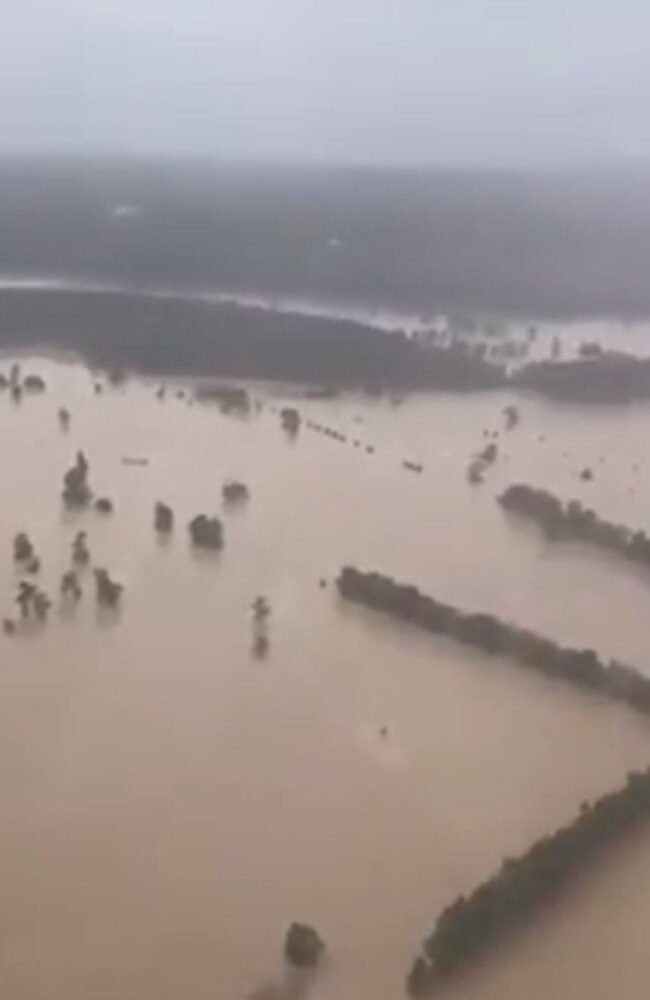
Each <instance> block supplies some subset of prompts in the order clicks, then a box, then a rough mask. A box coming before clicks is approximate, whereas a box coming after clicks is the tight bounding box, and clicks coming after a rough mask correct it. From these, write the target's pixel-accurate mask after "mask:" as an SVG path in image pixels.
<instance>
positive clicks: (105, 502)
mask: <svg viewBox="0 0 650 1000" xmlns="http://www.w3.org/2000/svg"><path fill="white" fill-rule="evenodd" d="M95 510H96V511H97V513H98V514H112V513H113V501H112V500H109V498H108V497H98V498H97V500H95Z"/></svg>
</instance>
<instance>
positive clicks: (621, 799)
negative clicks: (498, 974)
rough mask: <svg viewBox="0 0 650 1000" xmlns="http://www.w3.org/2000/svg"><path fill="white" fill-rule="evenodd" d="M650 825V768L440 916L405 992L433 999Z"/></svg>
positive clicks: (505, 865) (588, 807)
mask: <svg viewBox="0 0 650 1000" xmlns="http://www.w3.org/2000/svg"><path fill="white" fill-rule="evenodd" d="M648 819H650V769H648V770H646V771H643V772H640V773H633V774H630V775H628V778H627V781H626V783H625V785H623V787H622V788H620V789H619V790H617V791H614V792H610V793H608V794H607V795H604V796H603V797H602V798H600V799H597V800H596V801H595V802H593V803H589V804H584V805H583V806H582V808H581V809H580V812H579V814H578V816H577V817H576V818H575V819H574V820H573V822H571V823H569V824H567V825H566V826H562V827H560V828H559V829H558V830H556V831H555V832H554V833H552V834H550V835H549V836H546V837H543V838H541V839H540V840H538V841H536V842H535V843H534V844H533V845H532V847H530V848H529V849H528V850H527V851H526V852H525V853H524V854H522V855H521V856H520V857H518V858H515V859H507V860H505V861H504V862H503V864H502V866H501V868H500V870H499V871H498V872H497V873H496V874H495V875H493V876H492V877H491V878H489V879H488V880H487V881H486V882H482V883H481V884H480V885H479V886H477V888H476V889H474V890H473V891H472V892H471V893H469V895H467V896H460V897H459V898H458V899H457V900H455V901H454V902H453V903H451V904H450V905H449V906H447V907H446V909H445V910H443V911H442V913H441V914H440V916H439V917H438V920H437V923H436V925H435V928H434V930H433V932H432V934H431V935H430V936H429V937H428V938H427V939H426V940H425V941H424V944H423V946H422V950H421V952H420V954H419V955H418V956H417V957H416V959H415V961H414V963H413V965H412V967H411V970H410V972H409V974H408V977H407V989H408V992H409V993H410V994H411V996H416V997H417V996H424V995H429V994H431V993H435V992H436V990H437V989H438V988H440V987H442V986H443V985H444V984H445V983H447V982H448V981H450V980H451V979H452V978H453V977H455V976H456V975H458V974H460V973H461V972H463V971H464V970H467V969H469V968H470V967H471V966H472V965H473V964H474V963H475V962H476V961H477V960H478V959H479V958H480V957H481V956H482V955H483V954H484V953H485V952H487V951H488V950H489V949H490V948H493V947H495V946H496V945H498V944H499V943H500V942H502V941H504V940H505V939H506V938H508V937H509V936H511V935H512V934H514V933H517V932H518V931H519V930H520V929H521V928H522V926H525V925H526V923H528V922H530V921H531V919H532V918H533V917H534V916H535V915H536V914H537V913H538V912H539V911H540V910H541V909H542V908H543V907H544V906H546V905H548V904H549V903H551V902H553V900H554V899H556V898H557V897H558V896H559V895H560V893H561V892H562V891H563V890H566V889H567V887H568V886H569V885H570V884H571V882H572V881H574V880H576V879H577V878H578V877H579V876H580V875H581V874H582V873H583V872H584V871H585V870H586V869H587V868H588V867H589V866H590V865H592V864H593V862H594V861H596V860H597V859H598V858H599V857H600V856H601V855H603V854H604V853H605V852H606V851H607V850H609V849H610V848H612V847H614V846H615V845H616V844H617V843H619V842H620V841H621V840H622V839H623V838H624V837H625V836H626V835H627V834H630V833H631V832H632V831H633V830H634V829H635V828H636V827H638V826H640V825H641V824H642V823H644V822H646V821H647V820H648Z"/></svg>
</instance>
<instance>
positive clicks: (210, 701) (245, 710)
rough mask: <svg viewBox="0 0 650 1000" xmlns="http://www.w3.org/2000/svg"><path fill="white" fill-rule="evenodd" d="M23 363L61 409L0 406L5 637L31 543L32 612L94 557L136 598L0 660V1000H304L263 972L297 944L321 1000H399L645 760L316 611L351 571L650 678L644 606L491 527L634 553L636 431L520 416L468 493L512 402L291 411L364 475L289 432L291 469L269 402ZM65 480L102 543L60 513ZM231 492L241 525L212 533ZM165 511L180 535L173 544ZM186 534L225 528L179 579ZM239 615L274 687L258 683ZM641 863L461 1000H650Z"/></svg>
mask: <svg viewBox="0 0 650 1000" xmlns="http://www.w3.org/2000/svg"><path fill="white" fill-rule="evenodd" d="M24 364H25V368H26V370H27V369H28V370H30V371H38V372H39V373H41V374H43V375H44V376H45V378H46V380H47V382H48V391H47V393H46V394H44V395H43V396H38V397H30V398H25V399H24V400H23V402H22V404H21V405H19V406H16V405H14V404H12V403H11V402H10V400H9V398H8V397H6V396H3V397H1V398H0V469H2V485H1V502H0V553H2V552H4V553H5V554H4V557H1V556H0V614H6V613H10V612H11V604H12V598H13V592H14V588H15V582H16V578H15V575H14V571H13V566H12V563H11V551H10V549H11V539H12V537H13V535H14V533H15V532H16V531H17V530H19V529H25V530H26V531H28V532H29V534H30V536H31V537H32V538H33V540H34V542H35V544H36V546H37V549H38V552H39V554H40V555H41V556H42V558H43V564H44V567H43V572H42V578H43V583H44V585H45V586H46V588H47V589H49V590H50V591H54V590H55V589H56V585H57V582H58V579H59V578H60V575H61V573H62V572H63V570H64V569H65V568H66V567H67V564H68V558H69V549H70V544H71V540H72V537H73V536H74V534H75V532H76V531H77V530H79V529H81V528H83V529H85V530H87V531H88V536H89V544H90V548H91V550H92V553H93V558H94V560H95V561H96V562H97V563H98V564H100V565H105V566H106V567H107V568H109V570H110V571H111V572H112V573H113V574H114V575H115V576H116V577H117V578H119V579H120V580H123V581H124V583H125V585H126V594H125V599H124V607H123V612H122V614H121V616H120V617H119V620H117V621H113V622H107V621H103V620H102V621H98V619H97V616H96V614H95V610H94V605H93V601H92V600H91V599H90V593H88V594H87V595H86V597H85V599H84V601H83V602H82V604H81V606H80V607H79V609H78V612H77V613H76V614H75V615H74V616H71V617H70V616H60V615H59V614H58V613H56V612H54V613H53V614H52V618H51V621H50V622H49V624H48V625H47V627H46V628H45V629H43V630H42V631H40V632H39V631H36V632H34V633H32V634H28V635H21V636H17V637H15V638H9V637H4V636H3V637H0V664H1V668H0V775H1V785H2V819H1V820H0V885H1V886H2V892H0V927H1V928H2V933H0V996H2V997H7V998H11V1000H89V998H92V1000H104V998H106V1000H109V998H110V1000H113V998H117V997H120V998H121V1000H179V998H181V997H182V998H183V1000H214V998H215V997H218V998H220V1000H231V998H233V1000H234V998H243V997H248V996H253V997H258V998H265V1000H268V998H278V997H279V998H282V1000H284V998H285V997H293V996H296V995H298V994H299V995H303V991H302V990H301V988H299V989H298V991H297V992H296V991H294V990H293V986H292V984H291V983H289V984H287V983H286V981H285V979H284V973H283V968H282V962H281V955H280V949H281V941H282V934H283V931H284V928H285V926H286V924H287V923H288V922H289V921H291V920H292V919H300V920H306V921H309V922H312V923H313V924H314V925H315V926H316V927H317V928H318V929H319V930H320V932H321V934H322V935H323V937H324V938H325V939H326V942H327V945H328V951H329V960H328V962H327V964H326V966H325V968H324V969H323V970H322V972H321V973H320V974H319V975H318V976H317V977H316V979H315V980H314V981H313V982H312V983H311V984H309V988H308V991H307V992H308V994H309V996H310V997H313V998H314V1000H397V998H399V997H400V996H402V993H403V981H404V976H405V972H406V970H407V968H408V965H409V963H410V960H411V958H412V956H413V953H414V951H415V948H416V946H417V944H418V942H419V941H420V939H421V938H422V937H423V936H424V934H425V933H426V932H427V931H428V930H429V929H431V927H432V926H433V923H434V920H435V917H436V915H437V914H438V912H439V911H440V909H441V908H442V907H443V906H445V905H446V904H447V903H448V902H449V901H450V900H451V899H452V898H453V897H455V896H456V895H458V894H459V893H460V892H463V891H467V890H469V889H471V887H472V886H474V885H475V884H476V882H477V881H479V880H480V879H482V878H484V877H486V876H487V875H489V874H490V873H491V872H492V871H493V870H494V869H495V868H496V867H498V865H499V864H500V862H501V860H502V858H504V857H505V856H508V855H513V854H516V853H518V852H520V851H522V850H524V849H525V848H526V847H527V846H528V845H529V843H530V842H531V841H532V840H534V839H536V838H537V837H539V836H541V835H542V834H545V833H546V832H548V831H549V830H551V829H552V828H553V827H554V826H556V825H558V824H559V823H561V822H565V821H567V820H569V819H570V818H571V817H572V816H573V815H574V813H575V812H576V811H577V808H578V806H579V804H580V802H581V801H582V800H584V799H586V798H589V797H593V796H596V795H599V794H601V793H603V792H604V791H606V790H609V789H610V788H612V787H615V786H617V785H618V784H619V783H621V781H622V780H623V777H624V774H625V772H626V771H627V770H629V769H630V768H632V767H639V766H645V765H646V764H647V763H648V762H649V761H650V728H649V727H650V723H649V722H647V721H646V720H644V719H642V718H640V717H638V716H637V715H635V714H634V713H633V712H631V711H629V710H626V709H624V708H622V707H619V706H616V705H612V704H609V703H607V702H603V701H599V700H598V699H595V698H590V697H588V696H586V695H585V694H583V693H581V692H576V691H573V690H572V689H570V688H564V687H563V686H562V685H558V684H553V683H551V682H549V681H547V680H544V679H542V678H538V677H535V676H532V675H529V674H527V673H526V672H525V671H523V670H521V669H518V668H517V667H516V666H514V665H512V664H509V663H506V662H503V663H502V662H500V661H499V660H492V659H486V658H485V657H482V656H481V655H479V654H472V653H471V652H468V651H467V650H462V649H459V648H457V647H455V646H454V645H452V644H450V643H448V642H445V641H438V640H436V639H435V638H433V637H429V636H426V635H421V634H419V633H417V632H415V631H412V630H409V629H408V628H405V627H401V626H399V625H396V624H395V623H394V622H391V621H388V620H383V619H382V618H380V617H376V616H373V615H372V614H371V613H368V612H366V611H363V610H361V609H357V608H352V607H349V606H343V605H342V604H341V603H340V602H339V601H338V600H337V598H336V595H335V591H334V587H333V584H332V580H333V578H334V576H335V574H336V573H337V571H338V569H339V568H340V566H341V565H342V564H344V563H347V562H349V563H352V564H355V565H357V566H360V567H363V568H377V569H381V570H383V571H385V572H388V573H390V574H392V575H394V576H395V577H397V578H400V579H403V580H405V581H411V582H413V583H416V584H418V585H420V586H421V587H423V588H425V589H426V590H428V591H429V592H431V593H432V594H434V595H436V596H439V597H440V598H442V599H445V600H448V601H450V602H453V603H457V604H459V605H461V606H463V607H466V608H475V609H476V610H488V611H492V612H494V613H497V614H499V615H501V616H503V617H505V618H508V619H511V620H513V621H516V622H518V623H520V624H522V625H527V626H529V627H533V628H536V629H538V630H539V631H541V632H544V633H547V634H548V635H550V636H552V637H554V638H556V639H558V640H560V641H562V642H566V643H570V644H575V645H583V644H584V645H589V646H593V647H595V648H596V649H598V650H599V651H600V652H602V653H603V654H605V655H607V656H616V657H617V658H619V659H622V660H626V661H629V662H631V663H633V664H635V665H636V666H638V667H639V668H641V669H643V670H648V671H650V642H649V639H650V617H649V616H648V612H647V608H648V596H649V593H650V590H649V587H650V573H644V572H643V571H642V570H640V569H633V568H631V567H630V566H629V565H627V564H625V563H623V562H622V561H620V560H618V559H616V558H614V557H612V558H610V557H608V556H603V555H599V554H598V553H596V552H594V551H591V550H589V549H585V548H584V547H579V546H567V547H553V548H551V547H549V545H548V544H547V543H545V542H544V541H543V540H542V539H541V537H540V535H539V534H538V533H537V532H536V531H535V529H534V528H532V527H530V526H526V525H523V524H519V523H517V522H513V521H512V520H508V519H506V517H504V515H503V513H502V512H501V511H500V509H499V508H498V506H497V505H496V504H495V503H494V496H495V494H496V493H497V492H498V491H499V489H500V488H502V487H503V486H504V485H505V484H507V483H509V482H512V481H515V480H525V481H528V482H532V483H535V484H537V485H540V486H546V487H548V488H551V489H553V490H554V491H555V492H557V493H558V494H560V495H563V496H566V497H567V498H568V497H570V496H577V497H580V498H582V499H583V500H585V501H586V502H588V503H590V504H591V505H593V506H594V507H596V508H597V509H598V511H599V512H600V513H601V514H603V515H604V516H609V517H615V518H618V519H620V520H621V521H624V522H626V523H630V524H634V525H636V526H639V527H643V528H645V529H649V528H650V506H648V497H649V496H650V460H647V461H645V462H644V456H645V455H646V453H647V437H648V426H649V425H650V406H638V407H630V408H621V409H616V408H612V409H595V410H584V409H580V408H571V407H557V406H549V405H546V404H543V403H540V402H536V401H534V400H532V399H523V400H517V402H518V404H519V405H520V408H521V411H522V423H521V425H520V426H519V427H517V428H516V429H515V430H514V431H512V432H510V433H505V432H504V431H503V430H501V436H500V441H499V444H500V448H501V457H500V459H499V461H498V463H497V464H496V466H495V467H494V468H493V469H492V470H491V471H490V472H489V473H488V475H487V477H486V483H485V484H484V485H483V486H482V487H478V488H473V487H471V486H470V485H469V484H468V483H467V482H466V478H465V472H466V467H467V463H468V457H469V456H470V454H471V453H472V452H474V451H476V450H477V449H480V448H482V447H483V446H484V444H485V440H486V439H485V438H484V437H483V430H484V429H489V430H493V429H501V428H502V425H503V421H502V417H501V410H502V408H503V406H504V405H506V404H507V403H508V402H511V401H512V400H511V399H510V398H509V397H506V396H494V395H492V396H491V395H486V396H467V397H465V396H444V395H441V396H435V397H416V398H414V399H411V400H409V401H404V402H402V403H401V404H400V403H398V402H397V403H396V402H393V403H388V402H386V401H370V402H369V401H367V400H361V399H356V398H348V399H345V400H338V401H334V402H316V401H310V402H308V403H307V402H305V403H300V407H301V409H302V411H303V414H304V415H305V416H306V417H308V418H309V419H311V420H315V421H318V422H321V423H323V424H327V425H328V426H331V427H333V428H335V429H336V430H339V431H343V432H344V433H346V434H348V436H349V438H350V440H352V439H355V438H356V439H359V440H360V441H361V442H363V444H364V446H365V445H366V444H370V445H372V446H374V447H375V449H376V450H375V453H374V454H368V453H367V452H366V451H365V450H364V449H362V448H359V449H355V448H354V447H353V446H352V444H351V443H348V444H342V443H338V442H335V441H331V440H329V439H327V438H325V437H323V436H322V435H318V434H317V433H315V432H314V431H311V430H309V429H307V428H306V427H304V426H303V429H302V430H301V432H300V434H299V435H298V437H297V438H296V439H295V440H290V439H289V438H287V436H286V434H284V433H283V432H282V430H281V428H280V426H279V417H278V415H277V413H275V412H273V409H274V408H276V407H278V406H281V405H284V403H285V402H286V401H287V400H288V399H290V397H289V396H288V395H287V394H284V393H283V392H282V391H281V390H280V389H268V388H263V387H258V388H256V389H255V390H254V392H255V395H256V396H257V398H258V399H259V401H260V403H261V404H262V409H261V411H260V412H259V413H256V414H255V413H254V414H252V415H251V416H250V417H249V418H248V419H241V418H236V417H230V416H223V415H221V414H220V413H219V412H218V410H216V409H215V408H213V407H210V406H199V405H194V406H190V405H188V402H187V400H179V399H176V398H175V395H174V393H172V392H171V390H170V393H169V394H168V397H167V399H166V400H165V401H164V402H159V401H158V400H156V398H155V393H154V390H155V385H154V384H153V383H151V384H149V383H146V382H140V381H133V382H130V383H128V384H127V385H125V386H124V387H121V388H119V389H115V388H106V390H105V391H104V393H102V394H101V395H95V393H94V391H93V379H92V378H91V376H90V374H89V373H88V372H87V371H86V370H85V369H84V368H83V367H81V366H76V365H74V364H70V363H60V362H55V361H53V360H45V359H34V360H33V362H30V363H27V362H24ZM0 367H8V363H7V364H5V365H4V366H0ZM61 405H65V406H67V407H68V408H69V409H70V411H71V413H72V423H71V427H70V430H69V431H68V432H67V433H64V432H62V431H61V429H60V428H59V426H58V423H57V419H56V413H57V410H58V408H59V406H61ZM78 447H81V448H83V449H84V450H85V452H86V454H87V456H88V458H89V461H90V468H91V481H92V485H93V487H94V488H95V490H96V491H97V493H100V494H107V495H108V496H110V497H111V498H112V499H113V500H114V502H115V513H114V515H113V516H112V517H111V518H105V519H102V518H101V517H98V516H96V515H94V514H92V513H85V514H81V515H69V514H68V515H66V514H64V513H63V512H62V509H61V503H60V500H59V490H60V481H61V476H62V473H63V471H64V469H65V467H66V466H67V465H68V464H69V463H70V462H71V460H72V458H73V456H74V452H75V449H76V448H78ZM127 456H130V457H146V458H147V459H148V465H146V466H132V465H124V464H123V462H122V459H123V458H124V457H127ZM404 459H409V460H411V461H415V462H421V463H422V464H423V466H424V472H423V473H422V475H414V474H412V473H409V472H407V471H405V470H404V469H403V468H402V461H403V460H404ZM636 463H638V464H639V468H638V470H636V471H635V469H634V465H635V464H636ZM586 465H589V466H591V467H592V468H593V469H594V471H595V480H594V482H593V483H583V482H581V481H580V480H579V472H580V470H581V469H582V468H583V467H584V466H586ZM231 477H234V478H240V479H242V480H244V481H245V482H246V483H247V484H248V485H249V488H250V491H251V499H250V502H249V503H248V504H247V505H246V506H244V507H242V508H240V509H236V510H223V509H222V503H221V498H220V490H221V485H222V483H223V481H224V480H225V479H227V478H231ZM158 499H160V500H164V501H166V502H168V503H170V504H171V505H172V506H173V508H174V510H175V511H176V515H177V521H178V524H177V530H176V532H175V534H174V536H173V538H172V539H171V540H170V542H169V543H168V544H161V543H160V542H158V541H157V540H156V538H155V537H154V532H153V530H152V508H153V504H154V502H155V501H156V500H158ZM200 511H206V512H215V513H221V514H222V516H223V519H224V522H225V531H226V546H225V549H224V551H223V552H222V553H221V554H220V555H219V556H217V557H216V558H210V557H197V556H196V555H193V554H192V553H191V552H190V551H189V548H188V544H187V538H186V532H185V528H184V525H185V523H186V522H187V520H189V518H190V517H191V516H193V515H194V514H195V513H197V512H200ZM321 577H325V578H327V580H328V581H329V583H328V586H327V588H325V589H321V587H320V586H319V580H320V578H321ZM88 583H89V581H88ZM258 595H264V596H266V597H267V598H268V600H269V601H270V603H271V606H272V615H271V624H270V635H271V648H270V653H269V656H268V658H267V659H266V660H265V661H260V660H256V659H255V658H254V657H252V656H251V622H250V613H249V607H250V604H251V601H252V600H253V599H254V598H255V597H256V596H258ZM382 727H386V729H387V735H385V736H382V735H381V729H382ZM649 857H650V830H648V831H647V832H646V833H645V834H644V835H640V836H638V837H635V838H634V840H633V841H630V842H629V843H628V844H627V845H625V846H624V847H623V848H622V849H621V850H620V851H617V852H616V853H615V854H614V855H612V856H610V857H609V858H608V859H607V861H606V863H605V864H603V865H602V867H601V868H600V869H599V870H598V871H596V872H594V873H593V875H592V876H590V878H589V879H587V880H585V881H584V882H583V884H581V885H580V886H579V887H577V888H576V890H575V891H574V892H571V893H570V894H569V896H568V897H567V898H566V899H565V900H564V901H563V903H562V904H561V905H560V906H558V907H557V908H555V909H554V910H553V911H552V913H550V914H547V915H546V917H545V918H544V919H543V920H541V921H540V922H539V924H538V925H537V926H536V927H535V928H534V931H531V932H529V933H527V934H525V935H522V937H521V939H518V940H516V941H513V942H512V943H511V945H510V946H509V947H508V948H506V949H504V951H503V952H501V953H500V954H499V955H496V956H494V959H493V960H491V961H490V962H488V963H486V964H485V965H484V966H483V967H481V968H478V969H476V970H475V971H474V973H473V974H472V976H471V977H470V978H469V979H468V980H466V981H464V982H463V983H459V984H458V986H457V987H455V988H454V989H453V990H452V991H450V995H452V996H459V997H467V998H470V997H471V998H478V1000H519V998H521V997H522V996H528V997H547V996H551V995H552V996H554V998H555V1000H582V998H583V997H584V998H585V1000H586V998H590V1000H594V998H596V1000H601V998H602V1000H606V998H610V997H611V996H613V995H614V994H615V995H616V996H617V997H619V998H622V1000H636V998H638V997H640V996H641V995H645V987H644V986H643V984H645V983H646V982H647V980H648V974H649V973H650V952H649V951H648V949H647V947H646V942H645V936H644V927H645V926H646V925H647V921H648V918H649V917H650V892H649V891H648V890H649V889H650V884H649V880H650V875H649V874H648V873H649V871H650V867H649V866H648V858H649ZM620 969H627V970H632V971H631V972H630V974H629V975H625V976H623V975H621V974H620V973H619V970H620ZM642 986H643V989H642V988H641V987H642Z"/></svg>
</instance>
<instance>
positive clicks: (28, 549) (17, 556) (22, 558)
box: [14, 531, 35, 563]
mask: <svg viewBox="0 0 650 1000" xmlns="http://www.w3.org/2000/svg"><path fill="white" fill-rule="evenodd" d="M34 556H35V552H34V546H33V545H32V543H31V542H30V540H29V536H28V535H27V534H26V533H25V532H24V531H19V532H18V534H17V535H16V537H15V538H14V561H15V562H18V563H26V562H29V561H30V560H31V559H33V558H34Z"/></svg>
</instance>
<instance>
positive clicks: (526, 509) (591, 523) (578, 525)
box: [499, 483, 650, 565]
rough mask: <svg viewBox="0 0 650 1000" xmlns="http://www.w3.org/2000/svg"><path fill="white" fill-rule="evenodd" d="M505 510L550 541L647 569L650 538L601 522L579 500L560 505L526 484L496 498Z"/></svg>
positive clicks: (637, 532)
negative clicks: (600, 551)
mask: <svg viewBox="0 0 650 1000" xmlns="http://www.w3.org/2000/svg"><path fill="white" fill-rule="evenodd" d="M499 503H500V504H501V506H502V507H504V508H505V510H509V511H514V512H515V513H516V514H522V515H523V516H524V517H529V518H531V519H532V520H533V521H536V522H537V523H538V524H539V525H541V527H542V528H543V529H544V532H545V533H546V535H547V536H548V537H549V538H552V539H569V540H570V541H576V540H577V541H586V542H592V543H593V544H594V545H598V546H599V547H600V548H604V549H609V551H611V552H617V553H619V554H620V555H622V556H624V557H625V558H626V559H631V560H633V561H634V562H640V563H646V564H647V565H650V538H649V537H648V536H647V535H646V534H645V532H644V531H634V530H633V529H632V528H627V527H625V526H624V525H622V524H614V523H613V522H611V521H604V520H602V519H601V518H600V517H598V515H597V514H596V513H595V511H593V510H590V509H589V508H588V507H583V505H582V504H581V503H580V502H579V501H578V500H570V501H569V502H568V503H566V504H565V503H563V502H562V501H561V500H559V499H558V498H557V497H555V496H553V494H552V493H548V492H547V491H546V490H540V489H536V488H535V487H533V486H528V485H526V484H525V483H516V484H515V485H513V486H509V487H508V489H507V490H505V492H504V493H502V494H501V496H500V497H499Z"/></svg>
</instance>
